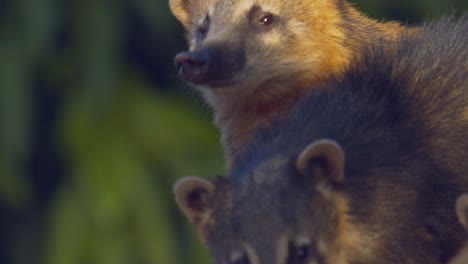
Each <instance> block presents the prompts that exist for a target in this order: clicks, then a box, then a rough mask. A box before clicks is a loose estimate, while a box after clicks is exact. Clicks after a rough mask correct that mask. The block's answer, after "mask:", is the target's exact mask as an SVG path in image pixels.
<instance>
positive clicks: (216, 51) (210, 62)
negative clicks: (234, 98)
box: [174, 44, 245, 87]
mask: <svg viewBox="0 0 468 264" xmlns="http://www.w3.org/2000/svg"><path fill="white" fill-rule="evenodd" d="M174 62H175V66H176V68H177V69H178V71H179V76H180V77H182V78H183V79H184V80H185V81H187V82H190V83H192V84H196V85H208V86H210V87H217V86H221V85H227V84H228V83H229V82H230V81H231V80H232V78H233V76H234V75H235V74H236V73H237V72H238V71H239V70H241V69H242V68H243V67H244V65H245V52H244V51H243V49H241V48H235V49H232V48H229V47H226V46H225V45H216V44H214V45H208V46H204V47H201V48H199V49H196V50H194V51H191V52H190V51H186V52H181V53H179V54H177V55H176V57H175V60H174Z"/></svg>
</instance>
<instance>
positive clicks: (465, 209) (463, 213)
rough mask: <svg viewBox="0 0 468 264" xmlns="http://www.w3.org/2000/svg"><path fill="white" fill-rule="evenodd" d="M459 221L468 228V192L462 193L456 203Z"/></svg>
mask: <svg viewBox="0 0 468 264" xmlns="http://www.w3.org/2000/svg"><path fill="white" fill-rule="evenodd" d="M455 208H456V211H457V216H458V221H460V224H462V225H463V227H464V228H465V229H466V230H468V193H465V194H462V195H461V196H460V197H458V199H457V202H456V205H455Z"/></svg>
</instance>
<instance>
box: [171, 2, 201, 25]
mask: <svg viewBox="0 0 468 264" xmlns="http://www.w3.org/2000/svg"><path fill="white" fill-rule="evenodd" d="M193 1H195V0H169V6H170V8H171V11H172V14H173V15H174V16H175V17H176V18H177V19H178V20H179V21H180V22H181V23H182V25H184V26H185V27H187V26H188V24H189V22H190V10H191V9H192V4H193Z"/></svg>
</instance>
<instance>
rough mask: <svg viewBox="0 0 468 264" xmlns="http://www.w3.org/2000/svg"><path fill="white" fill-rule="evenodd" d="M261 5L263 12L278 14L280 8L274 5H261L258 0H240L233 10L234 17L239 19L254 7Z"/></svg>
mask: <svg viewBox="0 0 468 264" xmlns="http://www.w3.org/2000/svg"><path fill="white" fill-rule="evenodd" d="M255 7H259V8H260V9H261V10H262V11H263V12H265V13H270V14H278V13H279V8H278V7H275V6H273V5H268V4H262V5H259V4H258V1H256V0H240V1H239V2H238V3H236V5H235V7H234V10H233V12H232V17H233V19H235V20H237V19H238V18H241V17H245V14H247V13H249V12H250V10H252V8H255Z"/></svg>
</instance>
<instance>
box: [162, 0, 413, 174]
mask: <svg viewBox="0 0 468 264" xmlns="http://www.w3.org/2000/svg"><path fill="white" fill-rule="evenodd" d="M169 3H170V7H171V10H172V13H173V14H174V15H175V17H176V18H177V19H178V20H179V21H180V22H181V23H182V24H183V26H184V27H185V29H186V32H187V40H188V43H189V51H188V52H182V53H179V54H178V55H177V56H176V59H175V62H176V65H177V68H178V69H179V74H180V76H181V77H182V78H183V79H185V80H186V81H188V82H190V83H192V84H194V85H195V86H196V87H197V88H199V90H200V91H201V92H202V94H203V96H204V98H205V100H206V102H207V103H208V104H209V105H210V106H211V107H212V108H213V110H214V123H215V124H216V126H217V127H219V128H220V130H221V141H222V143H223V146H224V150H225V157H226V161H227V163H228V166H229V164H231V163H232V162H233V160H234V159H235V158H236V156H238V155H239V154H240V153H241V152H242V151H243V150H244V146H245V145H246V144H247V143H248V142H249V141H250V140H252V138H253V135H254V133H255V131H256V130H257V129H258V128H259V127H260V126H265V125H270V124H271V121H272V120H274V119H276V118H277V117H278V116H282V115H284V114H285V113H286V112H287V111H288V110H289V109H290V108H291V107H292V106H293V105H295V103H296V102H297V101H298V100H300V98H302V97H304V95H305V94H306V93H307V91H309V90H311V89H320V88H325V87H328V85H325V83H326V82H327V81H328V80H329V79H330V77H331V76H336V75H340V74H341V73H342V72H343V71H344V70H345V69H346V68H347V67H348V66H349V64H350V63H351V62H352V61H353V58H355V57H356V56H357V57H359V56H360V55H361V54H360V53H361V51H362V49H363V47H366V46H369V45H370V44H371V43H374V42H376V41H382V40H385V41H393V40H397V39H399V38H400V37H401V34H402V32H405V33H408V32H415V31H416V29H413V28H408V27H405V26H402V25H401V24H400V23H396V22H385V23H384V22H378V21H375V20H372V19H370V18H368V17H366V16H365V15H364V14H362V13H360V12H359V11H357V9H355V8H354V7H352V5H351V4H350V3H348V1H345V0H238V1H232V0H169Z"/></svg>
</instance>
